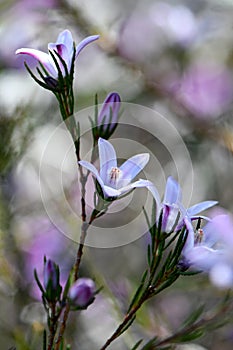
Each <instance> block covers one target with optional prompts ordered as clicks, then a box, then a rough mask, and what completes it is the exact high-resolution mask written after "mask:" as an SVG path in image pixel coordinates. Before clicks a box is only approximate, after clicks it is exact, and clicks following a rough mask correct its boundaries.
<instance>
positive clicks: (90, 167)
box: [78, 160, 104, 189]
mask: <svg viewBox="0 0 233 350" xmlns="http://www.w3.org/2000/svg"><path fill="white" fill-rule="evenodd" d="M78 163H79V164H80V165H81V166H83V167H84V168H86V169H87V170H89V171H90V172H91V173H92V174H93V175H94V176H95V177H96V179H97V181H98V182H99V184H100V186H101V188H102V189H103V188H104V183H103V180H102V179H101V177H100V176H99V173H98V170H97V169H96V167H95V166H94V165H93V164H91V163H89V162H87V161H86V160H80V161H79V162H78Z"/></svg>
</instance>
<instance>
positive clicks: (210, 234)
mask: <svg viewBox="0 0 233 350" xmlns="http://www.w3.org/2000/svg"><path fill="white" fill-rule="evenodd" d="M203 231H204V237H205V244H206V245H208V246H213V245H214V244H216V243H217V242H218V241H219V242H220V244H224V245H225V246H228V247H232V246H233V221H232V218H231V216H230V215H226V214H221V215H216V216H215V217H214V218H213V219H212V220H211V221H209V222H208V223H207V224H206V225H205V226H204V227H203Z"/></svg>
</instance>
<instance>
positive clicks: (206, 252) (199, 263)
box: [185, 246, 224, 271]
mask: <svg viewBox="0 0 233 350" xmlns="http://www.w3.org/2000/svg"><path fill="white" fill-rule="evenodd" d="M223 256H224V254H223V251H221V250H214V249H211V248H208V247H205V246H198V247H194V248H193V249H191V250H190V251H187V253H186V254H185V258H186V259H187V260H188V262H189V263H190V264H191V265H193V267H194V268H196V269H200V270H203V271H209V270H210V269H211V268H212V267H213V266H214V265H215V264H218V263H220V262H221V261H222V260H223Z"/></svg>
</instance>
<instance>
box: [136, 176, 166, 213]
mask: <svg viewBox="0 0 233 350" xmlns="http://www.w3.org/2000/svg"><path fill="white" fill-rule="evenodd" d="M139 181H145V180H139ZM146 188H147V189H148V190H149V191H150V193H151V194H152V196H153V197H154V200H155V202H156V206H157V208H156V209H157V210H156V212H157V216H158V215H159V212H160V209H161V199H160V195H159V192H158V190H157V188H156V187H155V185H154V184H153V183H152V182H151V181H147V185H146Z"/></svg>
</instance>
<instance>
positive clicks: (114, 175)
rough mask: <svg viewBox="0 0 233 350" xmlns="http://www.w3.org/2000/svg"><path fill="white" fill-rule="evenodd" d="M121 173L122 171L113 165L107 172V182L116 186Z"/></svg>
mask: <svg viewBox="0 0 233 350" xmlns="http://www.w3.org/2000/svg"><path fill="white" fill-rule="evenodd" d="M121 173H122V171H121V170H120V169H119V168H117V167H113V168H112V169H111V171H110V173H109V183H110V184H111V185H112V186H116V184H117V182H118V180H119V178H120V177H121Z"/></svg>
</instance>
